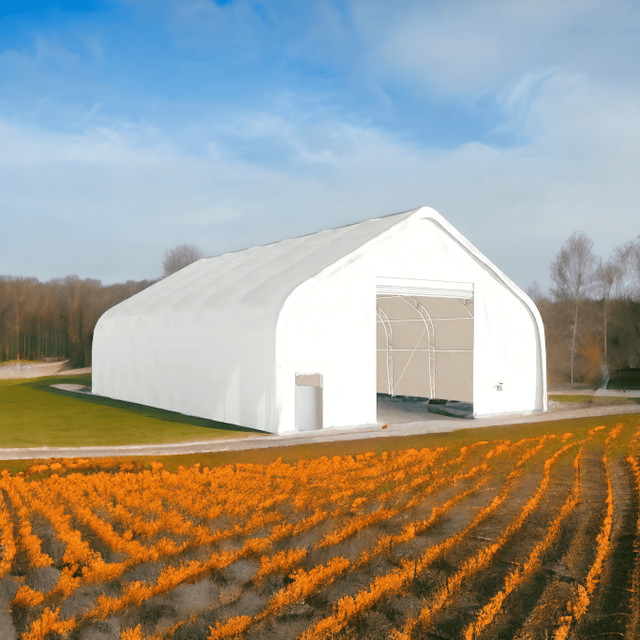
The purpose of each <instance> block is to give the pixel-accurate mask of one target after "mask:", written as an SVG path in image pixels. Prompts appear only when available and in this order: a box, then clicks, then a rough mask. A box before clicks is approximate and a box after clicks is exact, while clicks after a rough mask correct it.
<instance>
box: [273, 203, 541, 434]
mask: <svg viewBox="0 0 640 640" xmlns="http://www.w3.org/2000/svg"><path fill="white" fill-rule="evenodd" d="M381 279H384V281H385V282H388V281H389V280H393V279H396V280H398V281H399V282H403V281H409V282H411V281H413V282H414V283H423V284H424V285H425V286H427V285H428V283H429V282H436V283H437V284H438V285H439V286H443V285H446V283H447V282H453V283H456V284H457V283H469V285H470V286H471V287H472V289H473V291H474V296H473V297H474V316H475V318H474V339H473V342H474V354H473V403H474V414H475V415H478V416H481V415H490V414H499V413H507V412H527V411H539V410H543V409H545V408H546V382H545V377H546V372H545V366H544V351H543V349H544V345H542V346H541V339H543V338H542V335H541V332H542V331H543V328H542V322H541V319H540V317H539V315H538V314H537V309H536V308H535V306H534V305H533V304H532V303H531V302H530V300H529V299H528V297H527V296H526V294H524V293H523V292H522V291H520V289H518V288H517V287H516V285H515V284H513V283H511V282H510V281H509V280H508V279H507V278H506V277H505V276H504V275H503V274H501V273H500V272H499V271H498V270H497V269H496V268H495V267H494V266H493V265H491V263H489V261H488V260H487V259H486V258H484V256H482V254H481V253H480V252H479V251H478V250H477V249H475V247H473V246H472V245H471V244H470V243H469V242H468V241H466V240H465V239H464V238H463V237H462V236H461V235H460V234H459V233H458V232H457V231H456V230H455V229H454V228H453V227H451V225H449V224H448V223H447V222H446V221H445V220H444V219H443V218H442V217H441V216H440V215H439V214H437V213H436V212H435V211H433V210H432V209H428V208H424V209H420V210H418V211H417V212H415V213H414V214H413V215H411V216H409V217H407V218H405V220H403V221H401V222H399V223H398V224H397V225H395V226H393V227H392V228H391V229H389V230H388V231H386V232H384V233H382V234H381V235H380V236H377V237H376V238H374V239H373V240H371V241H369V242H368V243H366V244H365V245H363V246H361V247H360V248H358V249H357V250H356V251H354V252H353V253H352V254H350V255H349V256H347V257H346V258H345V259H342V260H339V261H337V262H336V263H335V264H332V265H331V266H330V267H328V268H327V269H326V270H324V271H323V272H321V273H320V274H318V275H317V276H315V277H313V278H311V279H309V280H307V281H306V282H305V283H303V284H302V285H300V287H298V288H297V289H296V290H295V291H294V292H293V293H292V294H291V295H290V296H289V298H288V300H287V302H286V303H285V305H284V308H283V311H282V313H281V316H280V321H279V323H278V330H277V345H278V346H277V349H276V357H277V361H278V363H279V365H278V371H277V377H278V381H277V385H276V387H277V390H278V396H279V397H280V398H281V401H282V404H281V408H282V409H281V414H280V419H279V430H280V431H285V430H292V429H294V428H295V418H294V413H295V389H294V381H295V374H296V373H322V374H323V376H324V389H323V400H324V406H323V411H324V426H349V425H356V424H368V423H372V422H374V421H375V413H374V412H375V407H374V400H375V398H376V358H375V354H376V336H375V319H376V312H375V306H376V282H377V281H379V280H381Z"/></svg>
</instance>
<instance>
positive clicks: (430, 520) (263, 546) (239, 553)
mask: <svg viewBox="0 0 640 640" xmlns="http://www.w3.org/2000/svg"><path fill="white" fill-rule="evenodd" d="M638 426H639V422H638V417H637V416H629V417H628V418H624V421H623V422H620V423H618V424H613V425H612V424H609V425H606V426H605V425H604V424H603V425H602V426H596V427H592V428H588V429H587V428H582V429H580V428H578V429H574V430H571V423H570V422H565V423H562V429H560V428H557V429H555V430H550V429H545V428H541V429H540V432H539V433H536V434H535V435H531V433H530V432H529V433H528V435H526V437H512V438H503V439H491V440H482V439H480V438H478V437H475V438H474V436H473V432H472V431H470V432H469V435H468V437H467V441H466V442H465V443H464V444H456V445H447V446H431V447H423V448H419V449H418V448H411V449H405V450H402V449H400V450H397V451H387V452H382V453H378V454H375V453H360V454H356V455H340V456H334V457H326V456H324V457H318V458H308V459H300V460H297V461H294V462H283V461H282V460H280V459H279V460H276V461H275V462H272V463H270V464H262V465H261V464H254V463H251V464H249V463H245V464H228V465H219V466H212V467H206V466H203V465H202V464H195V465H193V466H189V467H180V468H178V469H177V470H175V471H170V470H168V469H165V468H164V467H163V465H162V464H161V463H158V462H156V463H152V464H151V468H145V466H144V464H143V463H141V462H133V461H130V460H126V461H122V462H120V461H117V460H113V459H110V460H103V461H99V460H95V459H94V460H78V459H74V460H62V461H47V462H37V463H34V464H32V465H31V467H30V468H28V469H25V470H24V471H21V472H19V473H13V474H12V473H10V472H9V471H7V470H5V471H3V472H2V474H1V476H0V490H1V491H0V576H1V580H0V585H1V587H2V588H1V589H0V598H2V599H3V603H4V606H3V610H0V637H1V638H2V639H3V640H5V639H6V640H12V639H13V638H20V639H21V640H53V639H57V638H70V639H72V640H94V639H96V640H97V639H101V640H109V639H113V640H119V639H120V640H142V639H149V640H151V639H153V640H170V639H174V640H186V639H190V640H200V639H201V640H222V639H232V638H246V639H247V640H258V639H262V638H270V639H271V638H281V639H293V638H300V639H302V640H320V639H327V640H329V639H338V638H339V639H344V640H346V639H356V638H358V639H374V638H380V639H382V638H395V639H396V640H401V639H406V640H408V639H415V638H461V639H464V640H480V639H491V638H505V639H507V638H508V639H513V638H517V639H519V640H525V639H531V640H537V639H543V638H546V639H551V638H554V639H556V640H562V639H564V638H598V637H603V638H604V637H619V638H626V639H627V640H629V639H631V638H636V639H637V638H638V637H640V593H639V588H640V557H639V553H640V551H639V542H640V513H639V510H638V502H639V495H640V459H639V457H638V455H639V452H640V430H639V429H638ZM517 433H518V432H517V431H515V430H514V431H513V432H509V431H507V430H505V431H504V434H505V435H507V434H509V435H512V434H517Z"/></svg>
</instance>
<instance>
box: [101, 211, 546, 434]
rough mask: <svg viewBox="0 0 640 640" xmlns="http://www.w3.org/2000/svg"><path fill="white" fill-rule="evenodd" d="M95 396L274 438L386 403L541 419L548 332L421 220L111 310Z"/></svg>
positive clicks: (513, 293) (349, 421) (353, 231)
mask: <svg viewBox="0 0 640 640" xmlns="http://www.w3.org/2000/svg"><path fill="white" fill-rule="evenodd" d="M93 392H94V393H95V394H99V395H103V396H108V397H111V398H116V399H119V400H125V401H129V402H135V403H140V404H145V405H150V406H153V407H159V408H161V409H167V410H171V411H177V412H180V413H183V414H187V415H192V416H198V417H202V418H208V419H211V420H217V421H221V422H227V423H232V424H237V425H242V426H246V427H253V428H256V429H261V430H264V431H270V432H273V433H285V432H291V431H299V430H308V429H318V428H322V427H345V426H350V425H363V424H375V423H376V421H377V415H376V411H377V406H376V398H377V395H376V394H377V393H383V394H390V395H404V396H418V397H428V398H443V399H449V400H462V401H468V402H471V403H473V412H474V415H476V416H483V415H490V414H500V413H523V412H532V411H542V410H544V409H546V354H545V347H544V327H543V325H542V320H541V318H540V314H539V313H538V310H537V308H536V307H535V305H534V304H533V302H532V301H531V300H530V299H529V297H528V296H527V295H526V294H525V293H524V292H523V291H521V290H520V289H519V288H518V287H517V286H516V285H515V284H514V283H513V282H511V280H509V279H508V278H507V277H506V276H505V275H504V274H503V273H502V272H501V271H499V270H498V269H497V268H496V267H495V266H494V265H493V264H492V263H491V262H490V261H489V260H488V259H487V258H485V257H484V256H483V255H482V254H481V253H480V252H479V251H478V250H477V249H476V248H475V247H474V246H473V245H472V244H471V243H470V242H468V241H467V240H466V239H465V238H464V237H463V236H462V235H461V234H460V233H459V232H458V231H456V230H455V229H454V228H453V227H452V226H451V225H450V224H449V223H448V222H447V221H446V220H445V219H444V218H443V217H442V216H441V215H440V214H439V213H437V212H436V211H434V210H433V209H431V208H429V207H422V208H419V209H416V210H414V211H409V212H405V213H399V214H396V215H391V216H386V217H382V218H374V219H371V220H365V221H364V222H360V223H357V224H353V225H350V226H346V227H341V228H338V229H331V230H328V231H321V232H319V233H314V234H311V235H307V236H304V237H301V238H294V239H289V240H283V241H281V242H276V243H274V244H269V245H265V246H260V247H254V248H252V249H247V250H245V251H238V252H235V253H227V254H224V255H221V256H218V257H215V258H207V259H203V260H198V261H197V262H194V263H193V264H191V265H189V266H188V267H185V268H184V269H182V270H180V271H178V272H177V273H175V274H173V275H171V276H169V277H168V278H165V279H164V280H161V281H160V282H158V283H156V284H154V285H153V286H151V287H149V288H148V289H145V290H144V291H142V292H140V293H138V294H136V295H134V296H133V297H131V298H129V299H128V300H125V301H124V302H122V303H120V304H118V305H116V306H115V307H113V308H112V309H109V310H108V311H107V312H106V313H105V314H104V315H103V316H102V317H101V318H100V320H99V321H98V323H97V325H96V328H95V333H94V339H93Z"/></svg>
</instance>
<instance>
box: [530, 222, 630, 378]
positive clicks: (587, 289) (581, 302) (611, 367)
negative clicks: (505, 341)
mask: <svg viewBox="0 0 640 640" xmlns="http://www.w3.org/2000/svg"><path fill="white" fill-rule="evenodd" d="M550 276H551V282H552V286H551V288H550V290H549V292H548V293H547V294H544V293H542V292H541V291H540V289H539V287H537V286H536V285H534V287H533V288H532V290H530V291H529V293H530V295H531V297H532V298H533V299H534V301H535V302H536V304H537V306H538V308H539V310H540V313H541V315H542V318H543V320H544V324H545V331H546V340H547V367H548V378H549V383H550V384H558V383H564V382H569V383H588V384H591V385H595V384H600V383H602V382H604V381H606V380H608V378H609V375H610V373H611V372H614V371H618V370H621V369H632V368H638V367H640V237H639V239H636V240H632V241H629V242H626V243H624V244H623V245H621V246H620V247H617V248H616V249H614V251H613V252H612V253H611V255H610V256H609V257H608V258H606V259H602V258H601V257H598V256H597V255H596V254H595V253H594V252H593V241H592V240H591V239H590V238H589V237H588V236H587V235H586V234H585V233H584V232H575V233H573V234H572V235H571V236H570V237H569V238H568V239H567V241H566V242H565V243H564V244H563V245H562V247H561V249H560V251H559V252H558V253H557V255H556V256H555V258H554V260H553V262H552V263H551V268H550Z"/></svg>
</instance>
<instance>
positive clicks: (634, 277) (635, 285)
mask: <svg viewBox="0 0 640 640" xmlns="http://www.w3.org/2000/svg"><path fill="white" fill-rule="evenodd" d="M616 259H617V260H618V262H619V264H620V268H621V276H620V279H621V281H622V289H623V293H624V294H625V295H627V296H628V297H629V298H631V299H632V300H640V236H639V237H638V239H636V240H630V241H629V242H625V243H624V244H623V245H622V246H621V247H619V248H618V250H617V251H616Z"/></svg>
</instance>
